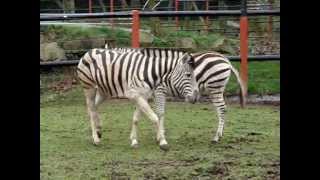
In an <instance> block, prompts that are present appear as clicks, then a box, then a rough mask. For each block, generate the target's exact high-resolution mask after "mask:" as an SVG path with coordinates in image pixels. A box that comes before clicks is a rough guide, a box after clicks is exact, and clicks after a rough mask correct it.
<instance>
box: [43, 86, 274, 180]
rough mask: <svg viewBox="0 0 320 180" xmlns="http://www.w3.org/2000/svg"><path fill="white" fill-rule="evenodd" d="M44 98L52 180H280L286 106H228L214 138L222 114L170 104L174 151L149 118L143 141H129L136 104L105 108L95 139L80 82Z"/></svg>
mask: <svg viewBox="0 0 320 180" xmlns="http://www.w3.org/2000/svg"><path fill="white" fill-rule="evenodd" d="M51 95H52V94H50V93H44V94H42V96H41V108H40V110H41V115H40V118H41V124H40V133H41V141H40V142H41V153H40V158H41V161H40V176H41V179H42V180H46V179H70V180H72V179H77V180H78V179H84V180H87V179H201V180H202V179H280V177H279V176H280V175H279V174H280V153H279V151H280V140H279V139H280V138H279V137H280V133H279V126H280V119H279V113H280V110H279V108H278V107H272V106H248V107H247V108H246V109H240V108H239V106H238V105H231V106H229V109H228V113H227V116H226V118H227V121H226V127H225V133H224V137H223V139H222V141H221V142H220V143H218V144H210V139H211V138H212V135H213V133H214V132H215V130H216V127H217V118H216V116H215V115H216V114H215V112H214V111H212V107H211V105H209V104H195V105H192V104H186V103H175V102H169V103H168V104H167V112H166V125H165V126H166V130H167V133H166V134H167V140H168V142H169V144H170V145H171V149H170V151H168V152H163V151H161V150H160V149H159V147H158V145H157V144H156V143H155V140H154V132H153V130H152V126H151V123H150V121H149V120H148V119H146V118H143V119H142V120H141V121H140V124H139V134H138V136H139V140H140V147H139V148H138V149H131V148H130V142H129V133H130V124H131V119H132V113H133V106H132V104H131V103H130V102H128V101H125V100H121V101H120V100H112V101H110V102H109V103H105V104H103V105H102V106H101V108H100V109H99V112H100V115H101V119H102V123H103V124H102V126H103V136H102V137H103V139H102V143H101V145H100V146H93V145H92V144H91V137H90V128H89V122H88V118H87V114H86V110H85V102H84V97H83V94H82V91H81V89H80V88H73V89H72V90H71V91H68V92H67V93H62V94H56V96H55V97H54V98H52V97H50V96H51Z"/></svg>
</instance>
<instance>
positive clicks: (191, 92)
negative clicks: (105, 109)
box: [77, 49, 198, 149]
mask: <svg viewBox="0 0 320 180" xmlns="http://www.w3.org/2000/svg"><path fill="white" fill-rule="evenodd" d="M193 68H194V60H193V58H192V57H191V56H190V55H189V54H187V53H185V54H184V55H183V56H181V57H180V58H176V59H171V60H165V59H164V58H158V57H150V56H147V55H143V54H141V53H136V52H128V53H119V52H117V51H113V50H107V49H92V50H90V51H88V52H87V53H86V54H85V55H84V56H83V57H82V58H81V59H80V62H79V64H78V66H77V73H78V77H79V80H80V82H81V84H82V86H83V88H84V92H85V96H86V103H87V108H88V114H89V117H90V123H91V129H92V138H93V143H94V144H99V143H100V138H101V123H100V120H99V117H98V112H97V108H98V106H99V105H100V104H101V103H102V102H103V101H104V100H105V99H106V98H128V99H130V100H132V101H134V102H135V103H136V111H135V113H134V114H135V117H137V116H139V115H140V114H141V113H144V114H145V115H146V116H147V117H148V118H149V119H150V120H151V121H152V122H153V123H154V124H155V126H156V132H157V139H158V141H159V145H160V148H164V149H166V148H167V147H168V144H167V141H166V139H165V135H164V133H162V132H164V127H163V126H161V125H160V122H159V118H158V116H157V115H156V114H155V113H154V112H153V110H152V109H151V107H150V106H149V104H148V102H147V100H148V99H149V98H150V97H151V95H152V93H153V91H154V90H155V89H156V88H157V87H158V86H161V84H162V83H168V84H173V87H174V88H176V89H177V90H178V91H179V94H180V95H181V96H183V97H185V98H186V101H189V102H192V103H194V102H195V101H196V97H197V93H198V88H197V85H196V81H195V76H194V75H193ZM162 128H163V129H162ZM132 131H133V132H132V135H131V145H132V146H133V147H136V146H137V144H138V141H137V137H136V131H137V128H136V122H135V121H134V122H133V124H132Z"/></svg>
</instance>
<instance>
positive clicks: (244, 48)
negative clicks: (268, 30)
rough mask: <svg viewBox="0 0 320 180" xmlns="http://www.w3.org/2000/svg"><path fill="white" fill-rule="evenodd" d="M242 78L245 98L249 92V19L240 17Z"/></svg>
mask: <svg viewBox="0 0 320 180" xmlns="http://www.w3.org/2000/svg"><path fill="white" fill-rule="evenodd" d="M240 58H241V67H240V76H241V79H242V80H243V83H244V86H245V92H244V94H245V96H246V95H247V90H248V88H247V87H248V17H247V16H241V17H240Z"/></svg>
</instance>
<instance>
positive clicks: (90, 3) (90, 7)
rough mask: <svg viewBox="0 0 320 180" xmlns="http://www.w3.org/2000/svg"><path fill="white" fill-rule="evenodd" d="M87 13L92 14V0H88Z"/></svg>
mask: <svg viewBox="0 0 320 180" xmlns="http://www.w3.org/2000/svg"><path fill="white" fill-rule="evenodd" d="M89 13H92V0H89Z"/></svg>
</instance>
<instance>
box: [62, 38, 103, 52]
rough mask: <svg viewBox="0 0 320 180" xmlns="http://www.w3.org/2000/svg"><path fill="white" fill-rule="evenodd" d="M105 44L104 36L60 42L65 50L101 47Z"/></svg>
mask: <svg viewBox="0 0 320 180" xmlns="http://www.w3.org/2000/svg"><path fill="white" fill-rule="evenodd" d="M104 45H105V39H104V38H97V39H80V40H71V41H66V42H64V43H63V44H62V47H63V49H65V50H80V49H92V48H103V47H104Z"/></svg>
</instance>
